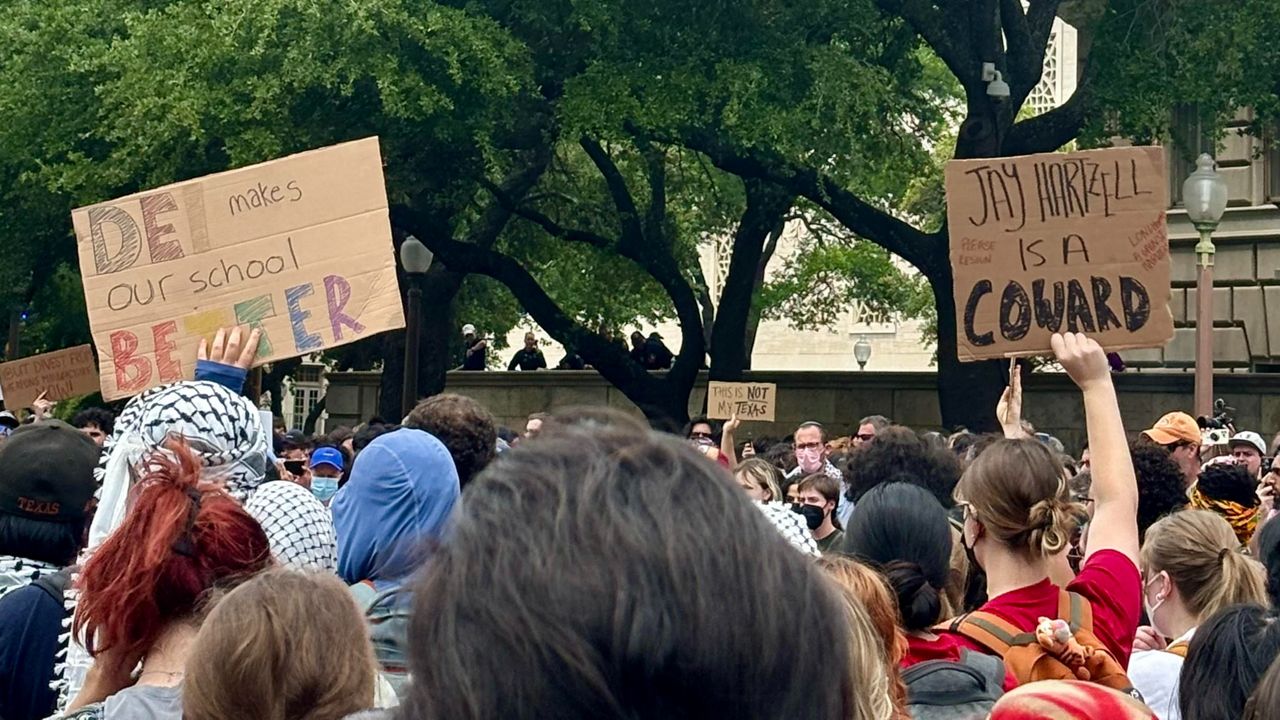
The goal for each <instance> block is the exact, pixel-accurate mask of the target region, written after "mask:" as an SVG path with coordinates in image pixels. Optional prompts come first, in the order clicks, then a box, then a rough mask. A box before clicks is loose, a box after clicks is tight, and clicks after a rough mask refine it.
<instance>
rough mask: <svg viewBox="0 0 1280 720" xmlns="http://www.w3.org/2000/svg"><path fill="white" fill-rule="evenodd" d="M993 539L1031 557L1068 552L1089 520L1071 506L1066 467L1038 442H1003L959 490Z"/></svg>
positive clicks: (984, 457) (978, 462)
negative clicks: (1081, 526)
mask: <svg viewBox="0 0 1280 720" xmlns="http://www.w3.org/2000/svg"><path fill="white" fill-rule="evenodd" d="M956 496H957V497H959V498H960V499H962V500H964V501H965V502H967V503H968V504H969V505H970V506H971V507H972V508H973V512H974V514H975V515H976V516H977V519H978V521H979V522H981V523H982V525H983V527H985V528H986V529H987V530H988V531H989V532H990V533H991V535H992V536H993V537H994V538H995V539H996V540H998V541H1000V542H1001V543H1003V544H1005V545H1007V546H1009V547H1011V548H1013V549H1015V550H1023V551H1025V552H1026V553H1027V554H1029V555H1030V556H1031V557H1033V558H1036V557H1051V556H1053V555H1057V554H1058V553H1060V552H1062V551H1063V550H1066V549H1067V547H1068V545H1069V544H1070V543H1071V534H1072V533H1073V532H1074V531H1075V530H1076V528H1077V527H1079V526H1080V524H1081V523H1082V522H1083V520H1084V518H1085V517H1086V514H1085V508H1084V506H1083V505H1081V504H1080V503H1075V502H1072V501H1071V494H1070V492H1069V491H1068V489H1067V483H1066V481H1065V480H1064V479H1063V475H1062V465H1061V463H1059V462H1058V458H1057V457H1055V456H1054V454H1053V452H1051V451H1050V450H1049V448H1047V447H1045V445H1044V443H1042V442H1040V441H1039V440H999V441H997V442H995V443H993V444H992V445H991V447H989V448H987V449H986V450H984V451H983V452H982V454H981V455H979V456H978V457H977V458H976V459H974V461H973V463H972V464H970V465H969V468H968V469H967V470H965V472H964V475H962V476H961V478H960V483H959V484H958V485H957V486H956Z"/></svg>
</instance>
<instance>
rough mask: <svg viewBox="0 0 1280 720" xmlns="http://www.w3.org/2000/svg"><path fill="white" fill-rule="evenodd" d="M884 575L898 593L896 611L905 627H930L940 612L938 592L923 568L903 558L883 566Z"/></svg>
mask: <svg viewBox="0 0 1280 720" xmlns="http://www.w3.org/2000/svg"><path fill="white" fill-rule="evenodd" d="M884 575H885V577H886V578H888V580H889V584H890V585H892V586H893V592H894V594H895V595H897V596H898V613H899V614H900V615H901V616H902V624H903V627H905V628H906V629H908V630H924V629H926V628H929V627H932V626H933V625H934V624H936V623H937V622H938V620H939V617H940V616H941V615H942V593H941V591H940V590H939V589H938V588H935V587H934V586H932V585H930V584H929V580H928V579H927V578H926V577H925V574H924V568H922V567H920V565H918V564H916V563H914V562H909V561H906V560H895V561H893V562H891V563H889V564H888V565H886V566H885V567H884Z"/></svg>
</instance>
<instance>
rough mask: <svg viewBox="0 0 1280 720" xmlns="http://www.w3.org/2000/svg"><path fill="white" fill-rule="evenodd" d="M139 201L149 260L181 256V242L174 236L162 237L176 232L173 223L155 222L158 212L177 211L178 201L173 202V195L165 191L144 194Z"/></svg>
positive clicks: (155, 260)
mask: <svg viewBox="0 0 1280 720" xmlns="http://www.w3.org/2000/svg"><path fill="white" fill-rule="evenodd" d="M141 203H142V227H143V229H145V230H146V233H147V250H148V251H149V252H150V253H151V262H153V263H158V262H164V261H166V260H176V259H178V258H180V257H182V243H181V242H179V241H178V240H177V239H176V238H175V239H173V240H165V239H163V238H164V237H165V236H166V235H174V234H176V231H175V230H174V229H173V225H169V224H166V225H158V224H156V216H157V215H159V214H160V213H165V212H175V211H177V209H178V203H176V202H174V199H173V195H170V194H169V193H167V192H164V193H157V194H155V195H146V196H144V197H143V198H142V200H141Z"/></svg>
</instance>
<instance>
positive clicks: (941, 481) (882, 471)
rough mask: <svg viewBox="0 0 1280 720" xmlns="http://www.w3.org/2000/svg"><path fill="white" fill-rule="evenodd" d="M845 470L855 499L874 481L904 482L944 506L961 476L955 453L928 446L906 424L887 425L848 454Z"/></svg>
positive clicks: (874, 482)
mask: <svg viewBox="0 0 1280 720" xmlns="http://www.w3.org/2000/svg"><path fill="white" fill-rule="evenodd" d="M845 470H846V472H847V473H848V475H849V491H848V496H849V499H850V500H852V501H853V502H855V503H857V502H858V501H859V500H861V498H862V496H863V495H864V494H866V493H867V492H868V491H870V490H871V489H872V488H874V487H876V486H877V485H881V484H884V483H890V482H905V483H911V484H912V485H918V486H920V487H922V488H924V489H925V490H928V491H929V493H930V494H932V495H933V496H934V497H935V498H936V499H937V500H938V502H939V503H942V506H943V507H951V506H952V504H953V503H954V500H953V493H954V491H955V487H956V483H957V482H959V480H960V463H959V461H957V460H956V458H955V455H954V454H952V453H950V452H947V451H946V450H941V449H936V448H932V447H930V446H929V444H928V443H927V442H925V441H924V440H923V439H921V438H920V436H918V435H916V434H915V433H914V432H912V431H911V430H909V429H908V428H905V427H890V428H886V429H885V430H884V431H882V432H881V433H880V434H879V435H877V436H876V441H875V442H873V443H870V444H867V445H864V446H863V447H862V448H860V449H859V450H858V452H856V453H855V454H854V455H853V456H851V457H850V458H849V462H848V463H847V465H846V467H845Z"/></svg>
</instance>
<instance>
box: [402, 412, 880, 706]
mask: <svg viewBox="0 0 1280 720" xmlns="http://www.w3.org/2000/svg"><path fill="white" fill-rule="evenodd" d="M464 502H465V512H462V513H459V515H458V518H457V522H456V523H455V525H454V528H453V532H452V533H451V535H450V537H449V540H448V542H446V543H445V544H444V545H443V546H442V547H441V548H440V550H439V551H438V552H437V554H436V555H435V557H434V558H433V560H432V562H431V564H430V565H429V566H428V568H427V570H426V573H425V576H424V579H423V581H422V583H421V584H420V586H419V587H418V588H417V589H416V592H415V595H414V598H415V607H414V611H413V616H412V620H411V627H410V636H411V637H413V638H414V639H415V640H416V642H415V643H414V644H413V645H412V647H411V650H410V671H411V672H412V674H413V676H414V681H413V684H412V686H411V689H410V692H409V697H408V698H407V699H406V701H405V706H406V711H407V713H408V715H409V716H411V717H422V718H451V717H505V718H513V719H516V720H518V719H519V718H541V717H547V716H551V715H554V716H555V717H558V718H595V717H629V718H637V719H641V718H655V719H656V718H679V717H712V716H720V717H737V718H755V717H761V718H763V717H770V718H772V717H842V718H854V717H862V715H861V714H860V713H859V712H858V711H857V708H858V707H859V706H858V705H857V703H859V702H861V701H862V700H861V698H860V697H859V696H861V695H863V694H864V693H863V687H864V685H863V683H866V684H870V683H871V682H873V678H871V677H869V676H867V675H866V674H863V673H858V672H855V668H856V667H858V666H856V665H855V664H854V662H855V659H854V658H852V657H851V653H850V649H849V648H850V642H851V637H850V628H849V620H848V618H847V616H846V611H845V610H844V606H843V604H842V600H841V598H840V596H839V594H838V593H837V591H836V589H835V587H834V586H833V585H832V584H831V583H830V581H828V580H827V579H826V578H825V577H823V576H822V574H821V571H820V570H819V569H818V568H816V567H814V566H813V565H812V564H811V563H810V562H808V561H807V559H806V558H804V557H803V556H802V555H801V554H799V553H797V552H795V550H794V549H793V548H792V547H791V546H790V545H789V544H788V543H787V542H786V540H784V539H783V538H782V537H781V536H780V535H779V534H778V532H777V530H776V529H775V528H774V527H773V526H772V525H771V524H769V522H768V521H767V520H766V518H765V517H764V515H763V514H762V513H760V512H759V511H758V510H757V509H756V508H754V507H753V506H752V505H751V503H750V502H748V500H747V499H746V498H744V497H743V496H742V491H741V490H740V489H739V488H737V487H735V486H734V485H733V483H732V482H730V481H729V480H728V479H727V478H726V477H725V476H724V474H723V473H722V472H721V471H719V470H717V469H715V467H714V466H713V465H711V464H709V463H707V462H705V461H704V460H702V459H701V458H699V457H698V456H697V454H696V453H694V452H693V451H692V450H691V449H690V448H688V446H687V445H686V444H685V443H684V442H681V441H679V440H676V439H673V438H666V437H662V436H659V435H656V434H654V433H652V432H650V431H648V430H632V429H630V428H628V427H625V426H624V425H621V424H620V425H610V424H600V423H581V424H578V423H573V422H565V423H562V422H559V421H558V422H557V427H556V429H555V431H554V432H550V433H546V434H544V435H543V436H542V437H541V438H540V439H539V441H538V442H536V443H530V444H529V445H528V446H526V447H525V448H524V449H522V450H521V451H520V452H513V453H507V454H505V455H503V456H502V457H500V458H499V459H498V460H497V461H496V462H494V463H493V464H492V465H490V466H489V468H488V469H486V470H485V472H484V473H482V474H481V476H480V477H479V478H478V479H477V481H476V482H475V483H473V484H472V485H471V487H469V488H468V489H467V496H466V498H465V501H464ZM690 507H696V508H698V514H699V516H701V517H714V518H716V519H717V521H716V522H715V523H708V522H690V521H689V518H688V515H687V512H688V509H689V508H690ZM513 515H514V516H517V517H519V522H512V517H513ZM783 596H787V597H802V598H805V601H804V602H802V603H798V604H797V605H796V606H795V607H792V608H789V609H788V612H785V613H783V612H779V607H778V606H777V605H776V604H774V603H772V602H761V600H760V599H761V598H779V597H783ZM511 628H519V629H520V631H519V632H518V633H516V632H512V631H511V630H510V629H511ZM477 687H484V688H486V690H485V691H484V692H475V691H474V690H473V689H474V688H477Z"/></svg>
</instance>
